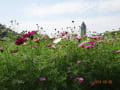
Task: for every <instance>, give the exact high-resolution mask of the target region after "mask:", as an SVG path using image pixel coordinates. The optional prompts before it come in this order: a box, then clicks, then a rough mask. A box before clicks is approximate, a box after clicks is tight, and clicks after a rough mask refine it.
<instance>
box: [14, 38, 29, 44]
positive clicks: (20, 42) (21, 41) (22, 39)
mask: <svg viewBox="0 0 120 90" xmlns="http://www.w3.org/2000/svg"><path fill="white" fill-rule="evenodd" d="M26 41H27V39H25V38H22V37H18V38H17V41H16V42H15V44H16V45H21V44H23V43H24V42H26Z"/></svg>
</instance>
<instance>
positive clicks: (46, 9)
mask: <svg viewBox="0 0 120 90" xmlns="http://www.w3.org/2000/svg"><path fill="white" fill-rule="evenodd" d="M119 5H120V0H0V23H1V24H5V25H6V26H10V25H11V23H10V20H16V21H17V22H19V26H18V30H19V32H21V31H23V30H28V31H30V30H36V29H37V27H36V24H38V25H39V26H40V27H43V29H44V30H46V32H47V33H52V32H53V31H54V29H55V28H56V29H57V30H59V31H60V30H62V28H64V30H66V27H73V24H72V21H73V20H74V21H75V26H76V27H78V26H80V25H81V23H82V22H83V21H84V22H85V24H86V25H87V30H88V31H96V32H104V31H111V30H113V29H118V28H120V6H119Z"/></svg>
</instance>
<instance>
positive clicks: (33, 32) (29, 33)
mask: <svg viewBox="0 0 120 90" xmlns="http://www.w3.org/2000/svg"><path fill="white" fill-rule="evenodd" d="M36 32H37V31H32V32H28V33H25V34H23V35H22V36H23V38H26V37H30V38H31V39H33V35H34V34H35V33H36Z"/></svg>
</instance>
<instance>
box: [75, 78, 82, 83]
mask: <svg viewBox="0 0 120 90" xmlns="http://www.w3.org/2000/svg"><path fill="white" fill-rule="evenodd" d="M76 80H77V81H78V82H79V83H82V82H83V81H84V78H82V77H77V78H76Z"/></svg>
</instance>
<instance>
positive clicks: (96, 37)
mask: <svg viewBox="0 0 120 90" xmlns="http://www.w3.org/2000/svg"><path fill="white" fill-rule="evenodd" d="M91 38H92V39H96V40H97V39H99V38H100V39H101V38H102V36H92V37H91Z"/></svg>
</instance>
